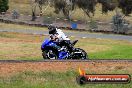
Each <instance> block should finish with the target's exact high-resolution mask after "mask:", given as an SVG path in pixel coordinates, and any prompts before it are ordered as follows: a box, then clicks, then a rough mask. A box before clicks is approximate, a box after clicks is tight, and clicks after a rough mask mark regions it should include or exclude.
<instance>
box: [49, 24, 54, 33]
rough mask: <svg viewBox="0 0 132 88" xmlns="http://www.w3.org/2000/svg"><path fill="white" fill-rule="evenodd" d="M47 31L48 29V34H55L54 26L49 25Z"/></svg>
mask: <svg viewBox="0 0 132 88" xmlns="http://www.w3.org/2000/svg"><path fill="white" fill-rule="evenodd" d="M48 29H49V34H55V33H56V27H55V26H52V25H49V26H48Z"/></svg>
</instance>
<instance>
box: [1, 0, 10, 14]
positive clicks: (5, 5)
mask: <svg viewBox="0 0 132 88" xmlns="http://www.w3.org/2000/svg"><path fill="white" fill-rule="evenodd" d="M8 9H9V6H8V0H0V13H2V12H6V11H7V10H8Z"/></svg>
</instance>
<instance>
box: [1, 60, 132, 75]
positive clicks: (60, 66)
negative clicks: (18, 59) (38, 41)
mask: <svg viewBox="0 0 132 88" xmlns="http://www.w3.org/2000/svg"><path fill="white" fill-rule="evenodd" d="M79 67H81V68H83V69H84V70H86V71H87V72H88V73H97V74H102V73H103V74H106V73H107V74H108V73H111V72H113V71H122V72H124V73H127V74H131V73H132V69H131V68H132V63H131V62H26V63H4V62H3V63H2V62H1V63H0V76H9V75H13V74H17V73H19V72H24V71H34V72H41V71H52V72H65V71H68V70H74V71H78V68H79Z"/></svg>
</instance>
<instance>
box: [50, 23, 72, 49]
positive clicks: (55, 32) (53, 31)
mask: <svg viewBox="0 0 132 88" xmlns="http://www.w3.org/2000/svg"><path fill="white" fill-rule="evenodd" d="M48 29H49V34H50V38H51V40H53V41H56V42H57V44H58V45H59V46H66V47H67V48H68V50H69V51H70V52H72V51H73V50H74V48H73V45H72V44H71V42H70V39H69V38H68V37H67V36H66V35H65V34H64V33H63V31H62V30H61V29H58V28H57V27H55V26H51V25H50V26H49V27H48Z"/></svg>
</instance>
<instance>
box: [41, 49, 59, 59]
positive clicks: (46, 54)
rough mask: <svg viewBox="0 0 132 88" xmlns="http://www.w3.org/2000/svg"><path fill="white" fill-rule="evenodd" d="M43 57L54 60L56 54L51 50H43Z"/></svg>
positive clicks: (56, 57)
mask: <svg viewBox="0 0 132 88" xmlns="http://www.w3.org/2000/svg"><path fill="white" fill-rule="evenodd" d="M42 56H43V59H49V60H56V59H58V56H57V54H56V53H55V52H54V51H53V50H44V51H43V52H42Z"/></svg>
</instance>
